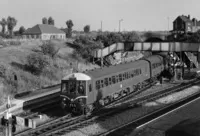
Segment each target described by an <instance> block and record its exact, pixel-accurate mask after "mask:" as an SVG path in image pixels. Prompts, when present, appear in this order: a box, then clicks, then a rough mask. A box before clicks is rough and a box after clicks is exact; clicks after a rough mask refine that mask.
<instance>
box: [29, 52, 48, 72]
mask: <svg viewBox="0 0 200 136" xmlns="http://www.w3.org/2000/svg"><path fill="white" fill-rule="evenodd" d="M26 59H27V64H26V68H27V70H29V71H30V72H32V73H33V74H36V75H37V74H40V73H41V72H42V71H43V69H44V68H45V67H46V66H47V65H48V64H49V62H48V58H47V56H45V55H43V54H41V53H39V54H38V53H31V54H29V55H28V56H27V58H26Z"/></svg>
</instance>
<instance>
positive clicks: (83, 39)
mask: <svg viewBox="0 0 200 136" xmlns="http://www.w3.org/2000/svg"><path fill="white" fill-rule="evenodd" d="M74 44H75V51H74V52H73V57H74V58H76V59H82V58H84V59H86V60H90V58H91V56H92V53H93V51H95V50H97V49H101V48H102V47H103V44H102V43H101V42H100V41H96V42H95V41H94V40H93V39H92V37H88V36H80V37H79V39H76V40H75V41H74Z"/></svg>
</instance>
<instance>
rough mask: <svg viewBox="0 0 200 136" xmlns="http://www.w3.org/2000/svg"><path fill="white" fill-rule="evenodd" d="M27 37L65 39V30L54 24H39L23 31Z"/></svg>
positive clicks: (24, 36)
mask: <svg viewBox="0 0 200 136" xmlns="http://www.w3.org/2000/svg"><path fill="white" fill-rule="evenodd" d="M23 38H25V39H42V40H50V39H65V32H63V31H62V30H60V29H58V28H56V27H55V26H53V25H48V24H37V25H35V26H33V27H32V28H28V29H27V30H26V31H25V32H24V33H23Z"/></svg>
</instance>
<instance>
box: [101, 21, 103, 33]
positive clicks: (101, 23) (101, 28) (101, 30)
mask: <svg viewBox="0 0 200 136" xmlns="http://www.w3.org/2000/svg"><path fill="white" fill-rule="evenodd" d="M102 31H103V22H102V21H101V32H102Z"/></svg>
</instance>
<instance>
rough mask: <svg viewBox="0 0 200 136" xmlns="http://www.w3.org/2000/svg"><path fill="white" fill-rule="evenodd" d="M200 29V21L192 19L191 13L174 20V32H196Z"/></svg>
mask: <svg viewBox="0 0 200 136" xmlns="http://www.w3.org/2000/svg"><path fill="white" fill-rule="evenodd" d="M199 29H200V21H198V20H197V19H195V18H193V19H192V20H191V19H190V15H188V16H184V15H181V16H178V17H177V18H176V19H175V20H174V21H173V32H176V33H194V32H196V31H198V30H199Z"/></svg>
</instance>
